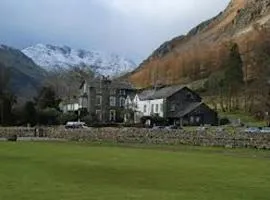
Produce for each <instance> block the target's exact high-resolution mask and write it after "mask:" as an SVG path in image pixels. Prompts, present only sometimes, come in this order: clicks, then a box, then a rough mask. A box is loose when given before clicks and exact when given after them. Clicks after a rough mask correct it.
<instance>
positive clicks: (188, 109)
mask: <svg viewBox="0 0 270 200" xmlns="http://www.w3.org/2000/svg"><path fill="white" fill-rule="evenodd" d="M202 105H205V104H204V103H203V102H195V103H190V104H188V106H186V107H185V109H183V110H180V111H179V112H177V113H176V114H174V115H175V116H177V117H184V116H185V115H187V114H189V113H191V112H192V111H194V110H196V109H197V108H199V107H200V106H202Z"/></svg>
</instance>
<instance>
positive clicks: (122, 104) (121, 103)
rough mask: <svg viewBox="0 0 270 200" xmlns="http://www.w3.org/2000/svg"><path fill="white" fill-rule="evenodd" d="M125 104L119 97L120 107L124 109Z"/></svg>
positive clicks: (123, 99)
mask: <svg viewBox="0 0 270 200" xmlns="http://www.w3.org/2000/svg"><path fill="white" fill-rule="evenodd" d="M125 103H126V100H125V98H123V97H121V98H120V107H124V106H125Z"/></svg>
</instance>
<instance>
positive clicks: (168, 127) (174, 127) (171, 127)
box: [165, 125, 182, 130]
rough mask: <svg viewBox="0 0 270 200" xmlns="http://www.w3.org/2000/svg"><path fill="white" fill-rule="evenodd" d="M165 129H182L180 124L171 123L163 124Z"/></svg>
mask: <svg viewBox="0 0 270 200" xmlns="http://www.w3.org/2000/svg"><path fill="white" fill-rule="evenodd" d="M165 129H166V130H176V129H182V127H180V126H176V125H171V126H165Z"/></svg>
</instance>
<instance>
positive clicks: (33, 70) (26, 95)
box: [0, 45, 46, 99]
mask: <svg viewBox="0 0 270 200" xmlns="http://www.w3.org/2000/svg"><path fill="white" fill-rule="evenodd" d="M0 68H1V77H0V78H1V79H3V78H7V77H6V76H8V77H9V84H8V85H9V89H10V90H11V91H12V92H13V93H14V94H15V95H16V96H17V97H18V98H23V99H31V98H32V97H34V96H35V95H36V94H37V91H38V89H40V87H41V86H42V82H43V80H44V79H45V77H46V71H45V70H43V69H42V68H40V67H39V66H37V65H36V64H35V63H34V62H33V61H32V60H31V59H30V58H28V57H27V56H26V55H24V54H23V53H22V52H21V51H20V50H18V49H15V48H12V47H8V46H5V45H0ZM4 69H5V70H6V71H7V73H5V74H4V73H3V70H4ZM3 76H5V77H3Z"/></svg>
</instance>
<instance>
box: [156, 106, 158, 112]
mask: <svg viewBox="0 0 270 200" xmlns="http://www.w3.org/2000/svg"><path fill="white" fill-rule="evenodd" d="M156 113H158V104H156Z"/></svg>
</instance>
